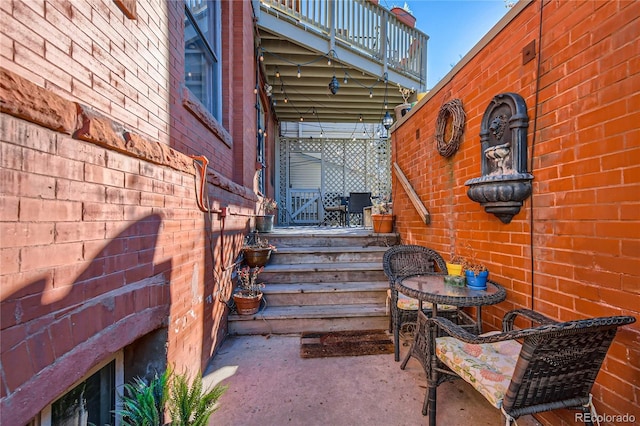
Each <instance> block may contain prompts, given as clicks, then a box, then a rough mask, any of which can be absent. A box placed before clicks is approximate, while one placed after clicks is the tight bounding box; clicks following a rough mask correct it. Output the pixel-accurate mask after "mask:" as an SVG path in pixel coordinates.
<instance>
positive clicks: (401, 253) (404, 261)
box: [382, 244, 447, 361]
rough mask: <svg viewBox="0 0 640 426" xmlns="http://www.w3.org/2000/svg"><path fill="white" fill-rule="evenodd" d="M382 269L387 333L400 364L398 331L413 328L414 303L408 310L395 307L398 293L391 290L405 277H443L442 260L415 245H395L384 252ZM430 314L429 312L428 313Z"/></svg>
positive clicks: (444, 272)
mask: <svg viewBox="0 0 640 426" xmlns="http://www.w3.org/2000/svg"><path fill="white" fill-rule="evenodd" d="M382 266H383V268H384V273H385V274H386V275H387V278H388V279H389V290H388V292H389V297H388V298H387V303H388V305H389V310H390V314H391V315H390V316H389V331H390V332H393V344H394V346H395V353H394V356H395V360H396V361H399V360H400V346H399V341H400V329H401V328H402V327H403V326H406V325H410V327H411V328H415V323H416V316H417V312H418V303H417V301H415V303H413V304H412V306H411V308H409V309H401V308H399V307H398V290H396V289H394V288H393V282H394V280H396V279H398V278H401V277H405V276H408V275H417V274H428V273H440V274H444V275H446V273H447V265H446V262H445V261H444V259H443V258H442V256H440V255H439V254H438V253H437V252H436V251H435V250H432V249H430V248H427V247H423V246H418V245H410V244H405V245H398V246H394V247H391V248H390V249H388V250H387V251H386V252H385V253H384V256H383V259H382ZM425 306H426V305H425ZM428 311H429V312H430V309H428Z"/></svg>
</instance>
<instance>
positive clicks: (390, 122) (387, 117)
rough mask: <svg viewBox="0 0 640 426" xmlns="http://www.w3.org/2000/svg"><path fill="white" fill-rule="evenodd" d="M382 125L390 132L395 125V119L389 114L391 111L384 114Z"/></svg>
mask: <svg viewBox="0 0 640 426" xmlns="http://www.w3.org/2000/svg"><path fill="white" fill-rule="evenodd" d="M382 125H383V126H384V128H385V129H387V130H389V129H390V128H391V126H392V125H393V117H391V114H389V111H387V112H385V113H384V117H383V118H382Z"/></svg>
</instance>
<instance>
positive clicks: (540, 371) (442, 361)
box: [401, 309, 636, 426]
mask: <svg viewBox="0 0 640 426" xmlns="http://www.w3.org/2000/svg"><path fill="white" fill-rule="evenodd" d="M518 316H522V317H524V318H526V319H528V320H531V321H534V322H536V323H538V324H540V325H538V326H537V327H532V328H525V329H520V330H517V329H514V327H513V323H514V320H515V319H516V318H517V317H518ZM635 321H636V319H635V318H634V317H631V316H612V317H601V318H591V319H582V320H575V321H567V322H555V321H553V320H551V319H550V318H547V317H545V316H543V315H541V314H538V313H536V312H533V311H531V310H528V309H518V310H513V311H510V312H507V314H506V315H505V316H504V318H503V320H502V328H503V331H502V332H490V333H486V334H483V335H480V336H477V335H474V334H472V333H469V332H468V331H466V330H465V329H464V328H462V327H460V326H458V325H456V324H454V323H453V322H451V321H449V320H448V319H446V318H441V317H436V318H427V316H426V315H418V330H417V331H416V333H417V337H416V340H415V342H414V345H413V346H412V348H411V351H412V355H413V356H415V357H416V358H417V359H418V360H419V361H420V363H421V364H422V366H423V368H424V369H425V372H426V373H427V394H426V396H425V400H424V405H423V409H422V414H424V415H426V414H427V413H428V414H429V425H430V426H435V425H436V389H437V387H438V385H439V384H440V383H442V382H444V381H446V380H449V379H451V378H455V377H462V378H463V379H464V380H466V381H467V382H469V383H470V384H471V385H472V386H473V387H474V388H475V389H476V390H477V391H478V392H480V393H481V394H482V395H483V396H484V397H485V398H486V399H487V400H488V401H489V402H490V403H491V404H492V405H493V406H494V407H496V408H498V409H500V410H501V411H502V413H503V414H504V416H505V418H506V425H507V426H508V425H510V424H511V423H512V422H515V420H516V419H517V418H519V417H520V416H523V415H527V414H535V413H540V412H544V411H550V410H555V409H558V408H574V409H578V410H581V411H582V412H583V420H584V422H585V424H587V425H592V424H593V423H592V421H591V420H592V419H595V418H597V414H596V413H595V408H594V406H593V403H592V402H591V393H590V392H591V388H592V386H593V382H594V381H595V379H596V376H597V375H598V371H599V370H600V367H601V365H602V362H603V360H604V358H605V356H606V354H607V350H608V349H609V346H610V345H611V342H612V341H613V338H614V337H615V335H616V332H617V329H618V327H620V326H623V325H627V324H631V323H633V322H635ZM447 335H448V336H447ZM438 336H442V337H438ZM520 342H521V343H520ZM407 359H408V357H407ZM407 359H405V361H404V362H403V365H402V366H401V368H404V367H405V364H406V361H407Z"/></svg>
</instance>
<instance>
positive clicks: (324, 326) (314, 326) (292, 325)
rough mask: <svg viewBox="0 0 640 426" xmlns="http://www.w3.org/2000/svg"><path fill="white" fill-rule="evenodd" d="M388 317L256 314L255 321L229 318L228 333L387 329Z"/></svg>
mask: <svg viewBox="0 0 640 426" xmlns="http://www.w3.org/2000/svg"><path fill="white" fill-rule="evenodd" d="M388 328H389V318H388V317H386V316H377V317H343V318H301V319H275V320H270V319H266V320H264V321H262V320H261V318H260V315H259V314H258V315H256V318H255V321H233V320H231V318H230V320H229V334H231V335H256V334H261V335H264V334H298V333H303V332H307V331H319V332H327V331H346V330H387V329H388Z"/></svg>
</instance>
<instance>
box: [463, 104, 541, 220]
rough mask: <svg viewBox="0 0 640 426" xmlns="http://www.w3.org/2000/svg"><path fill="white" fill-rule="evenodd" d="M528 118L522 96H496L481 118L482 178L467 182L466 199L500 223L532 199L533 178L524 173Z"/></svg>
mask: <svg viewBox="0 0 640 426" xmlns="http://www.w3.org/2000/svg"><path fill="white" fill-rule="evenodd" d="M527 127H529V117H528V116H527V106H526V104H525V102H524V99H523V98H522V96H520V95H518V94H517V93H501V94H499V95H496V96H495V97H494V98H493V99H492V100H491V102H490V103H489V106H488V107H487V109H486V110H485V112H484V115H483V116H482V124H481V130H480V146H481V147H480V160H481V164H482V176H480V177H477V178H473V179H469V180H468V181H467V182H465V185H467V186H468V187H469V189H467V196H468V197H469V198H470V199H472V200H473V201H476V202H478V203H480V205H482V206H483V207H484V209H485V211H486V212H487V213H492V214H494V215H496V216H497V217H498V218H499V219H500V220H501V221H502V222H503V223H509V222H511V219H512V218H513V216H514V215H516V214H518V213H519V212H520V207H522V203H523V201H524V200H525V199H527V198H528V197H529V196H530V195H531V191H532V188H531V181H532V180H533V175H531V174H530V173H528V172H527Z"/></svg>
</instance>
